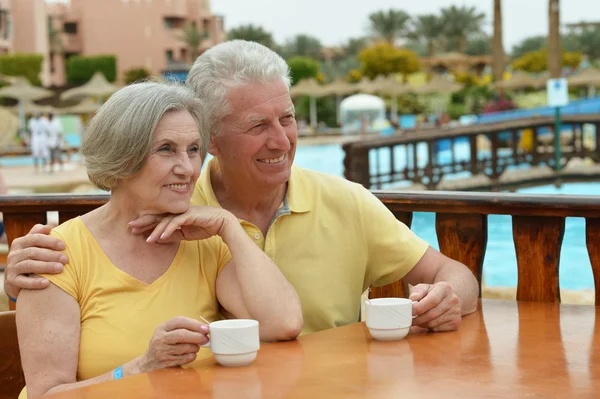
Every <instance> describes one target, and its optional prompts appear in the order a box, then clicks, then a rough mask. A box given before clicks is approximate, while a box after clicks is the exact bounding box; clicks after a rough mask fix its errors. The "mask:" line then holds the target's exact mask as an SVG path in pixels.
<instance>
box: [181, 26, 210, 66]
mask: <svg viewBox="0 0 600 399" xmlns="http://www.w3.org/2000/svg"><path fill="white" fill-rule="evenodd" d="M205 37H206V35H205V34H204V33H203V32H201V31H200V30H198V28H196V25H195V24H186V25H185V26H184V27H183V30H182V33H181V37H180V38H179V40H181V41H182V42H183V43H185V45H186V46H187V48H188V50H189V51H190V57H191V59H192V61H195V60H196V58H198V56H199V55H200V44H202V41H203V40H204V38H205Z"/></svg>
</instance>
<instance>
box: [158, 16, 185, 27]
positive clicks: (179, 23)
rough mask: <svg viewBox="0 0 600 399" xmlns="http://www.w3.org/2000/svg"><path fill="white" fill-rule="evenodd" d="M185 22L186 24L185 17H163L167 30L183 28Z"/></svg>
mask: <svg viewBox="0 0 600 399" xmlns="http://www.w3.org/2000/svg"><path fill="white" fill-rule="evenodd" d="M184 24H185V20H184V19H183V18H178V17H164V18H163V25H164V27H165V29H166V30H171V29H181V28H183V25H184Z"/></svg>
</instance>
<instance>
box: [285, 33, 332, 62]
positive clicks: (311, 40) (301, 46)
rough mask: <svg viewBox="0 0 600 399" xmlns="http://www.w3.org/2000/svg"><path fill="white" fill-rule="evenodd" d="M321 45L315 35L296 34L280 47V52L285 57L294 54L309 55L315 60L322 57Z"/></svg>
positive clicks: (290, 56) (293, 55)
mask: <svg viewBox="0 0 600 399" xmlns="http://www.w3.org/2000/svg"><path fill="white" fill-rule="evenodd" d="M322 50H323V45H322V44H321V41H320V40H319V39H317V38H316V37H312V36H309V35H296V36H295V37H294V38H292V39H291V40H288V41H287V43H286V44H285V45H284V46H283V48H282V49H281V54H282V55H283V57H284V58H285V59H288V58H292V57H295V56H302V57H311V58H314V59H316V60H320V59H322V58H323V57H322Z"/></svg>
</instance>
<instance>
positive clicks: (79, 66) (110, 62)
mask: <svg viewBox="0 0 600 399" xmlns="http://www.w3.org/2000/svg"><path fill="white" fill-rule="evenodd" d="M96 72H102V73H103V74H104V77H106V80H108V81H109V82H114V81H115V79H116V78H117V57H116V56H114V55H97V56H91V57H85V56H73V57H71V58H69V59H68V60H67V82H69V83H70V84H75V85H80V84H83V83H85V82H87V81H88V80H90V79H91V78H92V76H94V73H96Z"/></svg>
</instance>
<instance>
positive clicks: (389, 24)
mask: <svg viewBox="0 0 600 399" xmlns="http://www.w3.org/2000/svg"><path fill="white" fill-rule="evenodd" d="M369 21H370V23H371V30H372V31H373V34H374V35H375V36H377V37H380V38H382V39H384V40H385V41H387V42H388V43H389V44H391V45H394V44H395V42H396V39H397V38H398V37H400V36H401V35H404V34H406V33H407V32H408V27H409V23H410V15H408V14H407V13H405V12H404V11H402V10H394V9H389V10H387V12H386V11H377V12H374V13H372V14H370V15H369Z"/></svg>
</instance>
